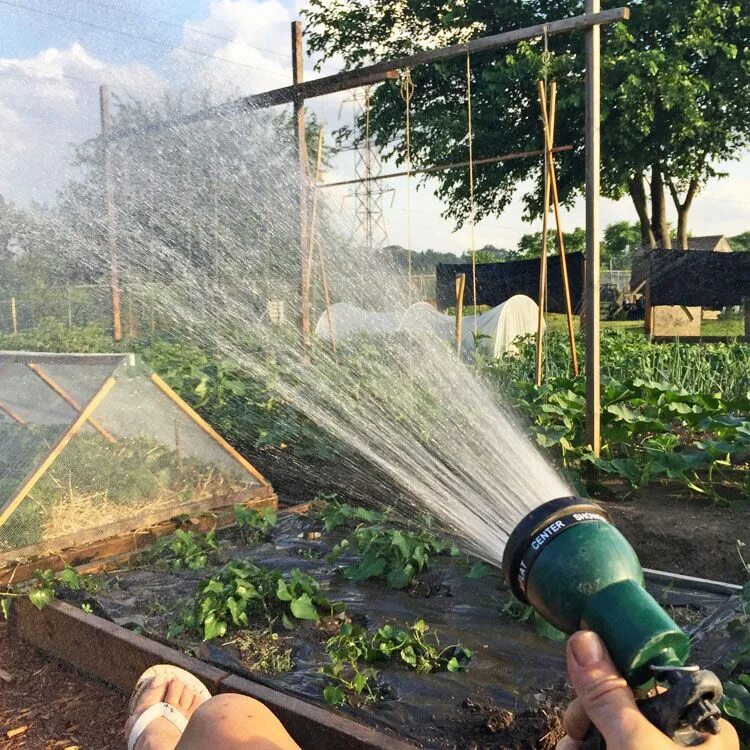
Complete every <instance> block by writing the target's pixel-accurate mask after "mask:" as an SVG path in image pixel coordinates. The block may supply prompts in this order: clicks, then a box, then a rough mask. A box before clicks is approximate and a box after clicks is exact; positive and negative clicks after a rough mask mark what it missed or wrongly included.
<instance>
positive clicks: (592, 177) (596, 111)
mask: <svg viewBox="0 0 750 750" xmlns="http://www.w3.org/2000/svg"><path fill="white" fill-rule="evenodd" d="M600 10H601V0H586V15H592V14H594V13H599V11H600ZM600 122H601V31H600V26H599V25H593V26H590V27H589V28H588V29H586V296H585V299H586V439H587V441H588V443H589V445H590V446H591V449H592V450H593V452H594V455H595V456H598V455H599V453H600V451H601V429H600V428H601V408H602V407H601V373H600V369H599V368H600V354H601V351H600V321H599V317H600V315H601V310H600V305H599V295H600V286H599V280H600V268H599V264H600V253H599V250H600V248H599V190H600V179H601V176H600V158H601V132H600Z"/></svg>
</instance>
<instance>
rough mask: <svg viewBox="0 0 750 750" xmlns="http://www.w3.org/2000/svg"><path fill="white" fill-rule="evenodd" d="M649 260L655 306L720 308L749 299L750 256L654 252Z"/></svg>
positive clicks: (743, 254)
mask: <svg viewBox="0 0 750 750" xmlns="http://www.w3.org/2000/svg"><path fill="white" fill-rule="evenodd" d="M647 260H648V266H647V268H648V269H649V277H650V283H651V304H652V305H685V306H686V307H706V308H708V309H717V308H720V307H727V306H730V305H741V304H742V301H743V298H745V297H748V298H750V253H704V252H690V251H684V250H653V251H651V252H650V253H648V255H647Z"/></svg>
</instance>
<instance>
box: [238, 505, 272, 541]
mask: <svg viewBox="0 0 750 750" xmlns="http://www.w3.org/2000/svg"><path fill="white" fill-rule="evenodd" d="M234 521H235V523H236V524H237V528H238V529H239V532H240V536H241V537H242V539H243V541H245V542H256V541H258V540H260V539H263V537H265V536H266V534H268V532H269V531H270V530H271V529H272V528H273V527H274V525H275V524H276V511H275V510H274V509H273V508H271V507H270V506H269V507H265V508H257V509H256V508H248V507H247V506H246V505H242V504H239V505H235V506H234Z"/></svg>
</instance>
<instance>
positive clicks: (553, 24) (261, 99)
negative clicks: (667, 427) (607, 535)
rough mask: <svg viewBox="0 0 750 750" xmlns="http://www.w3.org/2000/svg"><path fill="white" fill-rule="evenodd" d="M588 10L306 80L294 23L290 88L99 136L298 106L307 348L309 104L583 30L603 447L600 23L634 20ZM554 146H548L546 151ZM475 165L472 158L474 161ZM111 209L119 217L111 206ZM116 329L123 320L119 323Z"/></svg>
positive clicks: (590, 6)
mask: <svg viewBox="0 0 750 750" xmlns="http://www.w3.org/2000/svg"><path fill="white" fill-rule="evenodd" d="M585 11H586V12H585V13H584V14H583V15H580V16H573V17H570V18H565V19H562V20H557V21H549V22H548V23H542V24H536V25H534V26H528V27H525V28H521V29H515V30H513V31H507V32H504V33H501V34H494V35H492V36H487V37H481V38H478V39H472V40H470V41H468V42H465V43H462V44H455V45H451V46H448V47H442V48H439V49H434V50H425V51H423V52H418V53H416V54H413V55H407V56H405V57H400V58H394V59H388V60H382V61H380V62H378V63H375V64H373V65H367V66H364V67H362V68H358V69H356V70H349V71H342V72H340V73H335V74H334V75H330V76H324V77H322V78H318V79H316V80H312V81H304V76H303V67H304V66H303V61H304V49H303V44H302V25H301V23H300V22H299V21H295V22H293V23H292V80H293V83H292V85H291V86H285V87H283V88H279V89H273V90H271V91H266V92H263V93H260V94H253V95H251V96H246V97H242V98H239V99H235V100H232V101H229V102H226V103H224V104H221V105H217V106H214V107H209V108H207V109H203V110H200V111H198V112H195V113H194V114H192V115H189V116H186V117H183V118H179V119H174V120H170V121H168V122H158V123H154V124H153V125H150V126H147V127H146V128H142V129H137V130H135V129H134V130H122V131H119V132H112V131H110V130H109V129H104V132H103V134H102V136H100V138H99V141H100V142H101V144H102V147H103V152H104V154H105V160H106V158H107V156H106V155H107V153H108V149H109V144H110V143H111V142H112V141H113V140H117V139H120V138H127V137H130V136H133V135H144V134H148V133H156V132H159V131H161V130H164V129H166V128H171V127H174V126H175V125H181V124H190V123H195V122H203V121H206V120H210V119H213V118H217V117H227V116H230V115H233V114H239V113H241V112H245V111H250V110H254V109H262V108H268V107H274V106H277V105H279V104H292V105H293V107H294V123H295V137H296V144H297V156H298V172H299V201H298V229H299V256H300V264H299V266H300V267H299V298H300V321H299V322H300V336H301V340H302V345H303V347H307V345H308V342H309V337H310V328H311V327H310V289H309V286H308V285H307V283H306V280H307V278H308V277H309V274H308V271H307V269H308V265H309V262H310V259H309V247H310V242H309V238H308V221H309V217H308V207H307V203H308V197H307V196H308V186H309V179H310V176H309V175H308V155H307V144H306V140H305V101H306V100H307V99H311V98H315V97H318V96H324V95H326V94H331V93H335V92H338V91H346V90H349V89H354V88H359V87H362V86H367V85H371V84H374V83H379V82H381V81H383V80H385V79H387V78H390V77H393V72H394V71H399V70H408V69H411V68H413V67H415V66H417V65H426V64H430V63H434V62H438V61H441V60H450V59H453V58H456V57H465V56H468V55H471V54H473V53H476V52H487V51H490V50H495V49H499V48H501V47H505V46H508V45H512V44H517V43H518V42H521V41H525V40H529V39H535V38H541V37H549V36H552V35H555V34H562V33H568V32H573V31H583V32H584V33H585V48H586V77H585V101H586V105H585V109H586V125H585V145H586V157H585V161H586V284H585V321H586V322H585V337H586V433H587V441H588V443H589V445H590V446H591V448H592V450H593V452H594V453H595V454H596V455H598V454H599V451H600V444H601V438H600V421H601V402H600V390H601V379H600V310H599V299H600V286H599V285H600V247H599V242H600V240H599V234H600V220H599V198H600V182H601V180H600V163H601V141H600V119H601V33H600V32H601V26H602V25H605V24H610V23H616V22H618V21H625V20H627V19H628V18H629V17H630V12H629V10H628V8H625V7H623V8H614V9H612V10H607V11H602V10H601V0H585ZM546 151H547V149H546V148H545V152H546ZM472 166H473V162H472ZM111 193H112V191H111V190H107V193H106V194H107V198H108V201H111ZM108 214H113V212H112V210H111V209H110V208H109V206H108ZM112 246H113V253H112V254H113V285H112V287H113V309H114V306H115V305H114V301H115V296H116V295H115V289H116V287H117V283H116V279H115V277H114V274H115V273H116V247H115V243H114V242H112ZM115 331H117V325H116V322H115Z"/></svg>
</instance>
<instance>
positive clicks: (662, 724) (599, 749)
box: [582, 667, 724, 750]
mask: <svg viewBox="0 0 750 750" xmlns="http://www.w3.org/2000/svg"><path fill="white" fill-rule="evenodd" d="M655 671H656V672H657V680H659V681H663V682H665V683H667V684H668V685H669V687H668V688H667V690H666V691H665V692H663V693H659V694H658V695H654V696H652V697H651V698H644V699H642V700H639V701H636V703H637V705H638V708H639V709H640V711H641V713H642V714H643V715H644V716H645V717H646V718H647V719H648V720H649V721H650V722H651V723H652V724H653V725H654V726H655V727H656V728H657V729H658V730H659V731H660V732H662V733H664V734H665V735H666V736H667V737H669V738H670V739H672V740H673V741H674V742H675V743H676V744H678V745H682V746H683V747H691V746H694V745H699V744H701V741H702V739H701V738H702V736H703V735H705V734H718V732H719V715H720V711H719V709H718V707H717V703H718V701H719V700H720V699H721V696H722V695H723V692H724V690H723V688H722V686H721V682H720V680H719V678H718V677H717V676H716V675H715V674H714V673H713V672H709V671H707V670H704V669H698V668H697V667H683V668H679V669H665V670H658V669H657V670H655ZM582 748H583V750H604V749H605V748H606V743H605V742H604V738H603V737H602V735H601V732H599V730H598V729H597V728H596V727H595V726H593V725H592V726H591V729H590V730H589V732H588V734H587V735H586V738H585V739H584V741H583V743H582Z"/></svg>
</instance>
